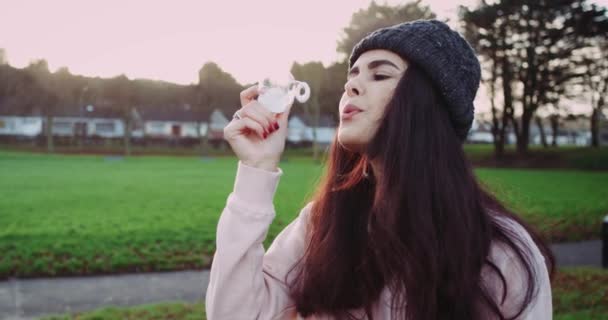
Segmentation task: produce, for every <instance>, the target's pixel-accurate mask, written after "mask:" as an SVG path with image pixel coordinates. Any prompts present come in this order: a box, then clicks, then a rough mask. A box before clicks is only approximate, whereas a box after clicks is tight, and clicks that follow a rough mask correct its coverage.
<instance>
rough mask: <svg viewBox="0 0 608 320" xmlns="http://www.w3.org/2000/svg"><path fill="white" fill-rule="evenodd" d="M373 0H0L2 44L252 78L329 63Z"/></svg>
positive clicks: (155, 75)
mask: <svg viewBox="0 0 608 320" xmlns="http://www.w3.org/2000/svg"><path fill="white" fill-rule="evenodd" d="M378 2H379V3H383V1H378ZM595 2H596V3H600V4H602V5H605V6H606V5H608V0H596V1H595ZM369 3H370V0H331V1H327V0H301V1H293V0H259V1H249V0H243V1H235V0H220V1H206V0H198V1H194V0H192V1H185V0H183V1H182V0H176V1H162V2H161V1H152V0H148V1H141V0H138V1H134V0H133V1H127V0H122V1H118V0H104V1H98V0H95V1H93V0H91V1H82V0H80V1H78V0H72V1H68V0H53V1H32V0H0V8H2V10H0V48H4V49H5V50H6V53H7V56H8V61H9V63H10V64H11V65H13V66H16V67H24V66H26V65H27V64H28V63H29V62H30V61H31V60H33V59H37V58H44V59H46V60H47V61H48V62H49V66H50V69H51V71H54V70H56V69H57V68H59V67H61V66H67V67H68V68H69V69H70V71H71V72H72V73H74V74H82V75H87V76H102V77H112V76H115V75H118V74H121V73H124V74H126V75H127V76H128V77H129V78H149V79H159V80H166V81H171V82H175V83H181V84H189V83H195V82H197V77H198V74H197V73H198V70H199V68H200V67H201V66H202V65H203V64H204V63H205V62H207V61H214V62H216V63H218V64H219V65H220V66H221V67H222V68H223V69H224V70H226V71H228V72H230V73H231V74H232V75H234V76H235V77H236V78H237V80H238V81H239V82H241V83H243V84H245V83H252V82H256V81H257V79H259V78H260V77H261V76H263V75H264V74H269V75H273V74H280V73H281V72H283V71H288V70H289V68H290V66H291V64H292V63H293V61H297V62H300V63H302V62H308V61H322V62H323V63H324V64H325V65H326V66H327V65H329V64H331V63H332V62H334V61H335V60H336V59H338V55H337V53H336V41H337V39H338V38H339V36H340V34H341V30H342V29H343V28H344V27H345V26H347V25H348V23H349V21H350V18H351V15H352V14H353V13H354V12H355V11H357V10H358V9H360V8H362V7H367V6H368V5H369ZM388 3H389V4H396V3H403V1H396V0H390V1H388ZM423 3H424V4H427V5H429V6H430V7H431V9H432V10H433V11H434V12H435V13H436V14H437V15H438V17H439V18H440V19H445V18H450V19H451V20H452V22H451V23H452V24H454V22H456V19H457V17H456V8H457V6H458V5H467V6H470V5H473V4H475V3H477V0H460V1H458V2H452V1H445V0H424V1H423ZM448 3H449V4H448ZM478 102H479V103H478V104H477V105H478V107H479V108H481V109H486V108H487V104H488V103H487V97H486V95H485V90H480V92H479V97H478Z"/></svg>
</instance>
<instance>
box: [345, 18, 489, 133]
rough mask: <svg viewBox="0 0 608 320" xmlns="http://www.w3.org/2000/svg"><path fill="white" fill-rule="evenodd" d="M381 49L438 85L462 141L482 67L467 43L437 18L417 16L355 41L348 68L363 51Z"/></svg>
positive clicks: (471, 118) (471, 113)
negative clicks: (426, 75)
mask: <svg viewBox="0 0 608 320" xmlns="http://www.w3.org/2000/svg"><path fill="white" fill-rule="evenodd" d="M373 49H384V50H389V51H392V52H395V53H397V54H398V55H400V56H401V57H402V58H404V59H405V60H407V61H408V62H410V63H415V64H416V65H418V66H419V67H421V69H422V70H424V71H425V72H426V73H427V74H428V75H429V77H430V78H431V80H432V81H433V82H434V83H435V85H436V87H437V88H438V89H439V91H440V92H441V94H442V95H443V98H444V100H445V103H446V104H447V105H446V106H447V108H448V112H449V115H450V118H451V121H452V125H453V126H454V129H455V131H456V134H457V135H458V137H460V139H461V140H462V141H464V140H465V139H466V137H467V134H468V132H469V129H470V128H471V124H472V123H473V111H474V106H473V100H474V99H475V94H476V93H477V89H478V88H479V81H480V77H481V68H480V66H479V60H477V56H476V55H475V51H474V50H473V48H471V46H470V45H469V43H468V42H467V41H466V40H465V39H464V38H463V37H462V36H460V34H459V33H458V32H456V31H453V30H452V29H450V27H449V26H448V25H446V24H445V23H443V22H441V21H437V20H416V21H413V22H406V23H401V24H397V25H394V26H391V27H387V28H382V29H378V30H376V31H374V32H372V33H370V34H369V35H367V36H366V37H365V38H363V39H362V40H361V41H359V43H357V44H356V45H355V47H354V48H353V51H352V53H351V55H350V58H349V68H350V67H351V66H352V65H353V64H354V63H355V62H356V61H357V59H358V58H359V56H361V54H363V53H364V52H365V51H369V50H373Z"/></svg>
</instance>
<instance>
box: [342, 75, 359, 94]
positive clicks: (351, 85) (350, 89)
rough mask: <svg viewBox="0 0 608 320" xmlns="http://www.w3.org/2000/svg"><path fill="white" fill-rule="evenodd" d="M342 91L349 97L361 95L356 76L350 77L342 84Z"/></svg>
mask: <svg viewBox="0 0 608 320" xmlns="http://www.w3.org/2000/svg"><path fill="white" fill-rule="evenodd" d="M344 91H346V94H347V95H348V96H349V97H353V96H358V95H361V93H362V90H361V86H360V84H359V83H358V82H357V80H356V77H353V78H351V79H350V80H348V81H346V83H345V84H344Z"/></svg>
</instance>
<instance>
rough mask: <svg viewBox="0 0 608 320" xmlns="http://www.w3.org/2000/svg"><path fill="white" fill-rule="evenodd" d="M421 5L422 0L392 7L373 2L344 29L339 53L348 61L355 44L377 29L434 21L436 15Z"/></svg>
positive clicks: (360, 11) (353, 17)
mask: <svg viewBox="0 0 608 320" xmlns="http://www.w3.org/2000/svg"><path fill="white" fill-rule="evenodd" d="M421 3H422V1H421V0H417V1H414V2H408V3H406V4H404V5H397V6H390V5H388V4H384V5H379V4H377V3H376V2H375V1H372V3H371V4H370V5H369V7H367V8H366V9H360V10H359V11H357V12H355V13H354V14H353V15H352V17H351V21H350V24H349V25H348V26H347V27H346V28H344V30H343V36H342V38H341V39H340V40H339V41H338V48H337V51H338V53H340V54H342V55H344V56H345V58H344V59H346V58H347V57H348V56H349V55H350V53H351V51H352V49H353V47H354V46H355V44H356V43H357V42H359V40H361V39H363V37H365V36H366V35H367V34H369V33H371V32H372V31H374V30H376V29H379V28H383V27H388V26H392V25H395V24H398V23H402V22H407V21H413V20H418V19H434V18H435V14H434V13H433V12H432V11H431V10H430V9H429V7H428V6H424V5H422V4H421ZM345 76H346V74H345Z"/></svg>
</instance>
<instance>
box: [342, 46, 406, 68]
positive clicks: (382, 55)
mask: <svg viewBox="0 0 608 320" xmlns="http://www.w3.org/2000/svg"><path fill="white" fill-rule="evenodd" d="M374 60H388V61H390V62H392V63H394V64H396V65H397V66H399V67H400V68H405V67H406V66H407V62H406V61H405V60H403V58H401V56H399V55H398V54H396V53H394V52H392V51H388V50H384V49H375V50H369V51H365V52H364V53H362V54H361V55H360V56H359V58H357V61H355V63H354V64H353V65H352V66H353V67H363V66H364V65H367V64H368V63H369V62H371V61H374Z"/></svg>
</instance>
